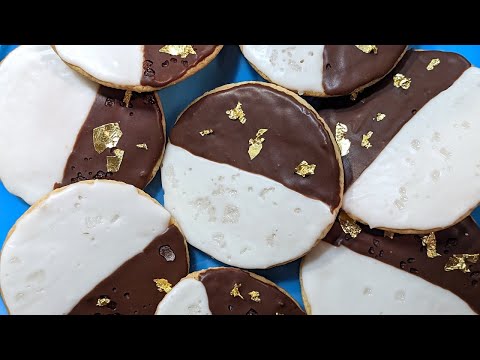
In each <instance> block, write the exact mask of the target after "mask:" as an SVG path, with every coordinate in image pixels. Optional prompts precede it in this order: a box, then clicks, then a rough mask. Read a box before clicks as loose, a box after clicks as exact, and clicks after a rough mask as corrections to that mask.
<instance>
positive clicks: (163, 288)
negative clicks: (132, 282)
mask: <svg viewBox="0 0 480 360" xmlns="http://www.w3.org/2000/svg"><path fill="white" fill-rule="evenodd" d="M153 282H154V283H155V285H156V286H157V289H158V291H160V292H165V293H167V294H168V293H169V292H170V291H171V290H172V284H170V283H169V282H168V280H167V279H153Z"/></svg>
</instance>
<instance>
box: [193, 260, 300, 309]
mask: <svg viewBox="0 0 480 360" xmlns="http://www.w3.org/2000/svg"><path fill="white" fill-rule="evenodd" d="M199 280H200V281H201V282H202V284H203V285H204V286H205V289H206V291H207V295H208V305H209V307H210V311H211V312H212V314H213V315H305V313H304V312H303V311H302V309H300V308H299V307H298V305H297V304H296V303H295V301H293V300H292V299H291V298H290V297H289V296H287V295H285V294H284V293H283V292H282V291H281V290H279V289H278V288H277V287H275V286H273V285H271V284H267V283H265V282H263V281H260V280H258V279H256V278H254V277H252V276H251V275H250V274H249V273H248V272H246V271H243V270H240V269H236V268H218V269H209V270H206V271H204V272H202V273H201V274H200V276H199ZM235 284H237V285H238V286H239V288H238V289H239V291H240V294H241V295H242V296H243V299H242V298H240V297H238V296H237V297H233V296H232V295H230V292H231V291H232V289H233V287H234V286H235ZM240 285H241V286H240ZM251 291H258V292H259V293H260V302H255V301H253V300H252V299H251V296H250V295H249V294H248V293H249V292H251Z"/></svg>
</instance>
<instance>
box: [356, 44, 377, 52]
mask: <svg viewBox="0 0 480 360" xmlns="http://www.w3.org/2000/svg"><path fill="white" fill-rule="evenodd" d="M355 47H356V48H357V49H359V50H362V51H363V52H364V53H365V54H370V53H371V52H372V51H373V53H374V54H376V53H377V52H378V47H377V45H355Z"/></svg>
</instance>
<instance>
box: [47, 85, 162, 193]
mask: <svg viewBox="0 0 480 360" xmlns="http://www.w3.org/2000/svg"><path fill="white" fill-rule="evenodd" d="M124 96H125V91H123V90H117V89H110V88H107V87H104V86H100V88H99V90H98V93H97V96H96V98H95V102H94V103H93V106H92V108H91V109H90V112H89V114H88V116H87V118H86V120H85V122H84V124H83V125H82V128H81V129H80V131H79V133H78V135H77V139H76V141H75V145H74V146H73V150H72V153H71V154H70V156H69V158H68V160H67V164H66V166H65V170H64V174H63V180H62V182H61V183H60V184H56V185H55V188H58V187H61V186H66V185H69V184H72V183H75V182H77V181H82V180H90V179H108V180H117V181H123V182H125V183H128V184H131V185H134V186H135V187H137V188H139V189H143V188H144V187H145V186H147V184H148V182H149V181H150V179H151V176H152V172H153V170H154V169H155V166H156V165H157V163H158V161H159V160H160V157H161V156H162V154H163V151H164V148H165V142H166V137H165V129H164V126H163V120H162V119H163V114H162V110H161V107H160V104H158V102H157V98H156V97H155V95H154V94H153V93H141V94H139V93H135V92H134V93H132V97H131V99H130V104H129V106H128V107H126V106H125V104H124V103H123V98H124ZM108 123H119V125H120V129H121V130H122V133H123V135H122V137H121V138H120V141H119V142H118V144H117V148H119V149H122V150H124V151H125V153H124V157H123V161H122V164H121V166H120V170H119V171H118V172H116V173H111V172H108V173H107V156H113V155H114V154H113V151H114V150H115V148H113V149H106V150H105V151H104V152H102V153H101V154H99V153H97V152H96V151H95V148H94V146H93V129H94V128H96V127H98V126H101V125H104V124H108ZM143 143H145V144H147V147H148V150H145V149H142V148H138V147H137V146H136V145H137V144H143Z"/></svg>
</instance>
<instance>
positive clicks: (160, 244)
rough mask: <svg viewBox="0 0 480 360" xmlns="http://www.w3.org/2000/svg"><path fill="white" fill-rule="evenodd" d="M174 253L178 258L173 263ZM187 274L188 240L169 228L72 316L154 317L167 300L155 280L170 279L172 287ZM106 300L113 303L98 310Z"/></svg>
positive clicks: (89, 295) (83, 303) (93, 293)
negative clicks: (159, 305)
mask: <svg viewBox="0 0 480 360" xmlns="http://www.w3.org/2000/svg"><path fill="white" fill-rule="evenodd" d="M165 249H167V251H168V253H169V256H168V257H166V256H165V251H166V250H165ZM171 252H173V254H175V256H174V260H173V261H171V260H172V258H173V256H172V255H171ZM167 259H169V260H170V261H167ZM187 274H188V254H187V248H186V245H185V240H184V238H183V235H182V233H181V232H180V230H178V228H177V227H176V226H174V225H170V226H169V227H168V229H167V230H166V231H165V232H164V233H163V234H161V235H159V236H157V237H156V238H155V239H154V240H153V241H152V242H151V243H150V244H149V245H148V246H147V247H146V248H145V249H144V250H143V252H141V253H140V254H138V255H135V256H134V257H132V258H131V259H129V260H127V261H126V262H125V263H124V264H122V265H121V266H120V267H119V268H118V269H117V270H115V272H113V273H112V274H111V275H110V276H108V277H107V278H106V279H104V280H102V281H101V282H100V283H99V284H98V285H97V286H96V287H95V288H94V289H93V290H92V291H90V292H89V293H88V294H87V295H85V296H84V297H83V298H82V300H80V302H79V303H78V304H77V305H76V306H75V307H74V308H73V309H72V311H71V312H70V314H69V315H153V314H154V313H155V310H156V308H157V305H158V303H159V302H160V301H161V300H162V299H163V297H164V296H165V292H160V291H158V289H157V287H156V285H155V282H154V281H153V279H162V278H163V279H167V280H168V281H169V282H170V283H171V284H172V286H173V285H175V284H176V283H177V282H179V281H180V279H181V278H183V277H184V276H186V275H187ZM105 296H106V297H108V298H109V299H110V303H109V304H107V305H106V306H102V307H99V306H96V305H97V300H98V299H99V298H102V297H105Z"/></svg>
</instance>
